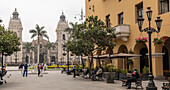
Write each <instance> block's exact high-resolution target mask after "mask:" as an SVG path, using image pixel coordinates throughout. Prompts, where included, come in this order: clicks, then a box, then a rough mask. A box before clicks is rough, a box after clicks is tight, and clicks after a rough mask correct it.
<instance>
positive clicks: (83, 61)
mask: <svg viewBox="0 0 170 90" xmlns="http://www.w3.org/2000/svg"><path fill="white" fill-rule="evenodd" d="M80 58H81V63H82V66H83V68H84V61H83V59H82V55H81V56H80Z"/></svg>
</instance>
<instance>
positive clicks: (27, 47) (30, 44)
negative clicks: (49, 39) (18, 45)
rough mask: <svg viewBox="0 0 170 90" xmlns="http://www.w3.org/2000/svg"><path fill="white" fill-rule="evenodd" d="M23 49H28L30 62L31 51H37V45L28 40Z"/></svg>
mask: <svg viewBox="0 0 170 90" xmlns="http://www.w3.org/2000/svg"><path fill="white" fill-rule="evenodd" d="M23 49H25V50H26V57H27V54H28V57H29V63H30V51H31V50H32V51H35V47H34V46H32V43H29V42H27V43H26V44H25V45H24V47H23Z"/></svg>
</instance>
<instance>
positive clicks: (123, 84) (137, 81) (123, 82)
mask: <svg viewBox="0 0 170 90" xmlns="http://www.w3.org/2000/svg"><path fill="white" fill-rule="evenodd" d="M126 82H127V79H124V80H122V86H125V84H126ZM132 83H135V86H136V89H137V87H138V86H140V87H141V89H143V86H142V74H140V75H139V79H138V80H136V82H132Z"/></svg>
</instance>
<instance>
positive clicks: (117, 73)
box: [114, 69, 120, 80]
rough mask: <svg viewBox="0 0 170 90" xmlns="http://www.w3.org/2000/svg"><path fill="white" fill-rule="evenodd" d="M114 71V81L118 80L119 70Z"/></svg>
mask: <svg viewBox="0 0 170 90" xmlns="http://www.w3.org/2000/svg"><path fill="white" fill-rule="evenodd" d="M114 71H115V72H116V73H115V80H119V73H120V69H115V70H114Z"/></svg>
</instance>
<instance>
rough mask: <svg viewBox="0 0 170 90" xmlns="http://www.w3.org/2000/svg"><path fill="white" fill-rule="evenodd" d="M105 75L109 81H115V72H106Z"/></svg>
mask: <svg viewBox="0 0 170 90" xmlns="http://www.w3.org/2000/svg"><path fill="white" fill-rule="evenodd" d="M105 76H106V82H107V83H114V78H115V72H105Z"/></svg>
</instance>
